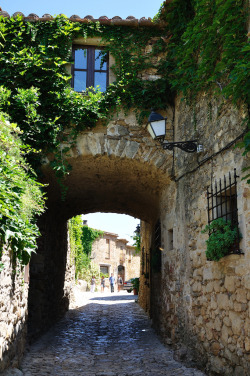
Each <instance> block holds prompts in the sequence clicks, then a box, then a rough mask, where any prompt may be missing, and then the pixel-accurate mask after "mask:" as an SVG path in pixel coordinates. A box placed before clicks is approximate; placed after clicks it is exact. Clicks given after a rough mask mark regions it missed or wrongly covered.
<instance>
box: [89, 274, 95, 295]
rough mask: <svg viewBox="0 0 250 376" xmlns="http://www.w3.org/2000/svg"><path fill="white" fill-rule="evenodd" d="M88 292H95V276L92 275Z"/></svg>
mask: <svg viewBox="0 0 250 376" xmlns="http://www.w3.org/2000/svg"><path fill="white" fill-rule="evenodd" d="M90 292H95V276H94V275H92V278H91V282H90Z"/></svg>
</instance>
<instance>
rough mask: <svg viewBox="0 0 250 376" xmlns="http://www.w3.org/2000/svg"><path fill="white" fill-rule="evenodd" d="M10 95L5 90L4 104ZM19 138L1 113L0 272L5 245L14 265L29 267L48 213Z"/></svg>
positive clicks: (17, 133) (13, 126)
mask: <svg viewBox="0 0 250 376" xmlns="http://www.w3.org/2000/svg"><path fill="white" fill-rule="evenodd" d="M8 95H9V92H7V91H3V90H2V95H1V93H0V104H1V103H3V101H7V100H8ZM1 98H2V99H3V100H2V101H1ZM19 136H20V129H19V128H18V127H17V126H16V125H15V124H11V123H10V122H9V121H8V120H7V119H6V116H4V115H3V114H2V113H0V271H1V269H3V268H4V264H3V262H1V258H2V252H3V246H4V245H7V246H9V247H10V249H11V250H12V255H13V257H12V262H13V265H15V264H16V261H17V260H19V263H20V264H21V265H26V264H28V262H29V260H30V257H31V253H32V252H34V251H35V249H36V238H37V236H38V235H39V230H38V227H37V225H36V218H37V215H39V214H41V213H42V212H43V211H44V197H43V194H42V192H41V187H42V185H41V184H39V183H37V182H36V177H35V174H34V172H33V171H32V169H31V168H30V166H29V165H28V164H27V162H26V161H25V159H24V155H25V154H27V153H28V152H29V148H27V146H25V145H24V144H22V142H21V140H20V138H19Z"/></svg>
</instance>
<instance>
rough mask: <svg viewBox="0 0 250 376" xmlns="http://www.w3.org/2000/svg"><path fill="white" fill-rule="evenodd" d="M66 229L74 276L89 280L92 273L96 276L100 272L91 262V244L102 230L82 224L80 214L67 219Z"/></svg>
mask: <svg viewBox="0 0 250 376" xmlns="http://www.w3.org/2000/svg"><path fill="white" fill-rule="evenodd" d="M68 229H69V239H70V252H71V257H72V258H73V259H74V262H75V277H76V279H84V280H85V281H87V282H90V279H91V276H92V274H95V275H96V277H98V276H99V272H100V270H97V268H95V266H94V265H93V264H92V263H91V259H90V256H91V251H92V244H93V242H94V241H95V239H97V238H98V237H99V236H101V235H102V234H103V231H100V230H95V229H93V228H91V227H88V226H86V225H83V221H82V217H81V215H78V216H76V217H73V218H71V219H70V220H69V222H68Z"/></svg>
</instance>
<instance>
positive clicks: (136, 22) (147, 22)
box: [0, 8, 155, 26]
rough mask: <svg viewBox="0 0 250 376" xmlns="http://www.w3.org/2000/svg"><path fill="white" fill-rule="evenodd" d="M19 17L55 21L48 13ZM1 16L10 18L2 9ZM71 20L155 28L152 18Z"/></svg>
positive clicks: (75, 17)
mask: <svg viewBox="0 0 250 376" xmlns="http://www.w3.org/2000/svg"><path fill="white" fill-rule="evenodd" d="M17 15H21V16H23V18H24V19H25V20H27V21H29V20H35V21H38V20H41V21H45V20H49V19H53V17H52V16H51V15H50V14H48V13H46V14H44V15H43V16H42V17H39V16H38V15H37V14H35V13H30V14H29V15H28V16H25V15H24V14H23V13H22V12H15V13H14V14H13V17H16V16H17ZM0 16H3V17H7V18H10V15H9V13H8V12H6V11H3V10H1V8H0ZM69 19H70V20H71V21H76V22H82V23H87V22H89V21H92V22H97V21H98V22H100V23H101V24H106V25H107V24H111V25H127V26H155V25H154V24H153V23H152V19H151V18H145V17H142V18H140V19H137V18H135V17H134V16H128V17H127V18H126V19H122V18H121V17H119V16H115V17H112V18H108V17H107V16H101V17H99V18H97V19H95V18H94V17H93V16H91V15H87V16H85V17H83V18H81V17H80V16H78V15H76V14H73V15H72V16H71V17H69Z"/></svg>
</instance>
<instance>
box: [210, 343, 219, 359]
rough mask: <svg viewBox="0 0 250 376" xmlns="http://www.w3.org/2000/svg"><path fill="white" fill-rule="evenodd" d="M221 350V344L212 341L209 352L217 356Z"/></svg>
mask: <svg viewBox="0 0 250 376" xmlns="http://www.w3.org/2000/svg"><path fill="white" fill-rule="evenodd" d="M220 350H221V345H220V343H219V342H213V343H212V345H211V352H212V353H213V355H215V356H217V355H218V354H219V352H220Z"/></svg>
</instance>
